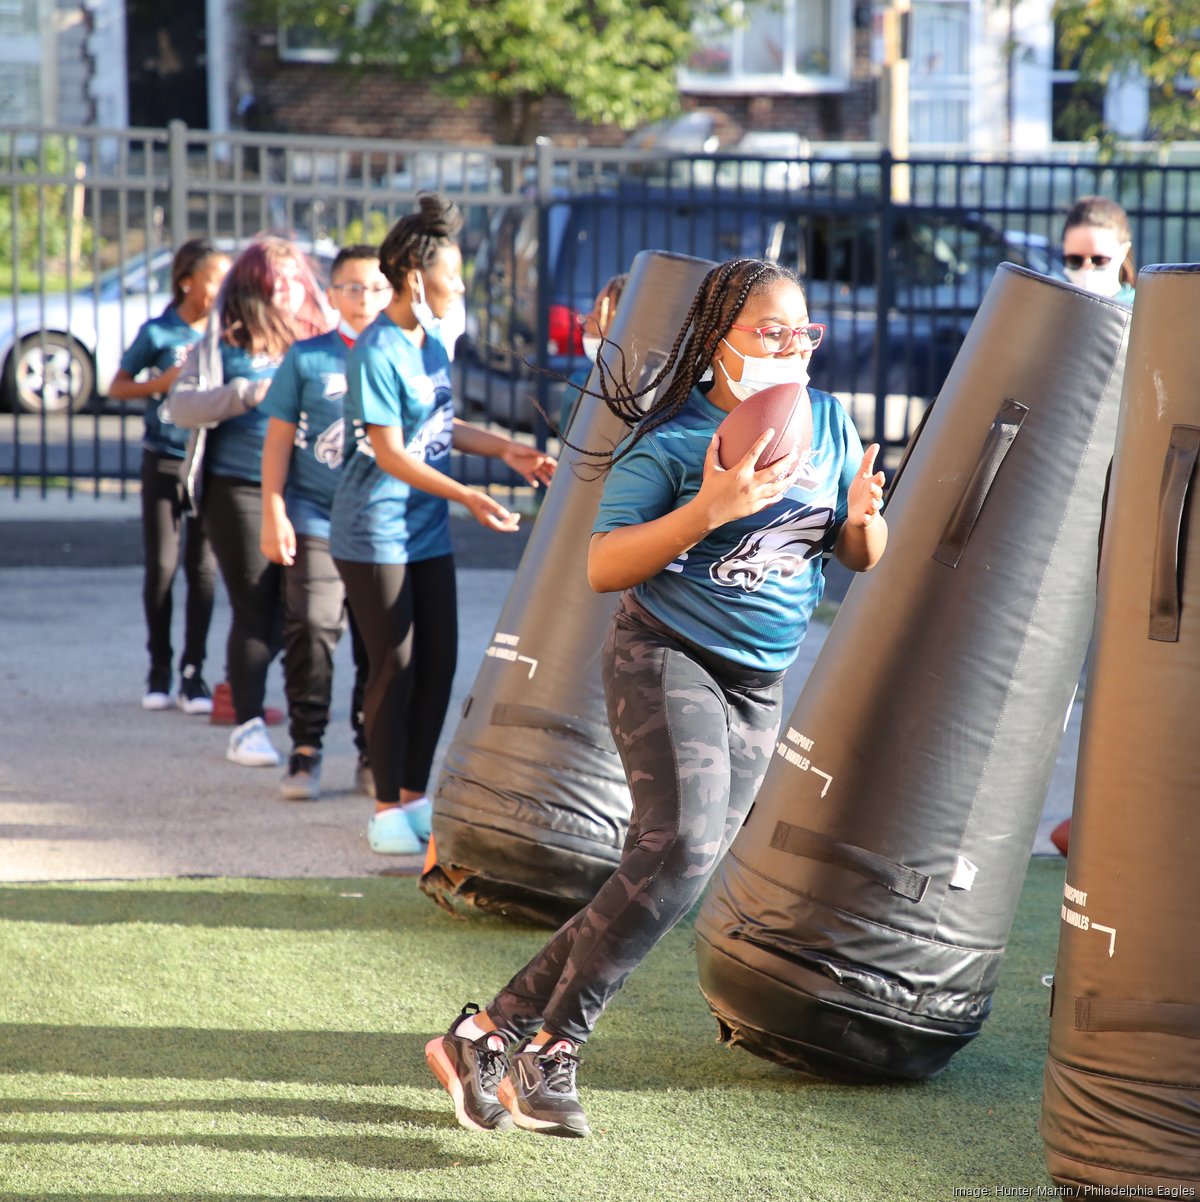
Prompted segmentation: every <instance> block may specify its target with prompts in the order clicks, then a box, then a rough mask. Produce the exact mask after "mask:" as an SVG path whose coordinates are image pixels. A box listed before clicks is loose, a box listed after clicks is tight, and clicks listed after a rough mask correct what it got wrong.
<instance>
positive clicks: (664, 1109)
mask: <svg viewBox="0 0 1200 1202" xmlns="http://www.w3.org/2000/svg"><path fill="white" fill-rule="evenodd" d="M1062 880H1063V863H1062V861H1059V860H1047V859H1034V860H1033V861H1032V864H1031V867H1030V872H1029V875H1028V878H1027V881H1026V885H1025V888H1024V892H1023V895H1022V898H1021V908H1020V911H1019V913H1018V916H1017V921H1016V925H1015V928H1014V931H1013V934H1012V938H1011V939H1010V942H1009V949H1008V954H1007V957H1006V959H1005V964H1004V969H1003V973H1002V976H1001V981H1000V985H999V988H998V990H997V993H996V997H995V1004H994V1008H993V1012H992V1015H991V1017H990V1018H989V1019H988V1020H987V1022H986V1023H985V1024H984V1027H983V1031H982V1033H981V1035H980V1036H979V1037H978V1038H977V1039H976V1040H975V1042H974V1043H972V1044H971V1045H970V1046H968V1047H967V1048H966V1049H964V1050H963V1051H961V1052H960V1053H959V1054H958V1056H957V1057H956V1058H955V1059H954V1060H953V1061H952V1062H951V1065H950V1067H949V1068H948V1069H947V1071H946V1072H945V1073H943V1074H942V1076H940V1077H939V1078H937V1079H936V1080H934V1081H931V1082H927V1083H924V1084H911V1085H894V1086H858V1087H847V1086H837V1085H829V1084H824V1083H821V1082H814V1081H811V1080H807V1079H804V1078H802V1077H800V1076H798V1075H796V1074H794V1073H792V1072H790V1071H789V1070H786V1069H783V1068H781V1067H778V1066H777V1065H774V1064H772V1063H770V1062H768V1061H764V1060H760V1059H757V1058H756V1057H754V1056H751V1055H749V1054H748V1053H746V1052H745V1051H742V1050H740V1049H729V1048H725V1047H722V1046H720V1045H718V1044H717V1043H716V1042H715V1034H716V1025H715V1023H714V1021H713V1020H712V1018H711V1017H710V1015H709V1013H708V1009H707V1007H706V1005H705V1004H704V1001H703V999H702V998H701V997H700V995H699V992H698V990H697V987H696V974H695V957H694V952H693V948H692V932H691V928H690V926H689V925H687V924H684V925H681V926H680V927H679V928H678V929H677V930H675V931H674V932H673V933H672V934H671V935H670V936H669V937H668V939H667V940H665V941H664V943H663V944H662V945H661V946H660V947H659V948H657V949H656V950H655V952H654V953H653V954H652V955H651V957H650V958H649V959H648V960H647V962H646V963H645V964H644V965H643V966H642V968H641V969H639V971H638V972H637V973H635V974H634V976H633V977H632V978H631V980H630V982H629V984H628V986H627V987H626V989H625V990H624V991H623V992H622V993H621V994H620V996H619V997H618V998H617V1000H616V1001H615V1002H614V1003H613V1005H612V1006H611V1007H610V1008H609V1011H608V1013H607V1014H606V1015H605V1017H604V1019H603V1021H602V1022H601V1024H600V1027H599V1029H598V1030H597V1033H596V1035H595V1037H594V1039H593V1041H592V1043H591V1044H590V1045H589V1047H588V1049H587V1051H586V1056H585V1059H584V1062H583V1066H582V1069H581V1072H580V1082H581V1086H582V1098H583V1102H584V1105H585V1106H586V1108H587V1111H588V1115H589V1118H590V1120H591V1123H592V1126H593V1128H594V1131H595V1135H594V1137H593V1138H591V1139H588V1140H559V1139H554V1138H550V1137H545V1136H536V1135H530V1134H527V1133H523V1132H512V1133H508V1134H503V1135H499V1134H490V1135H481V1134H476V1133H472V1132H467V1131H464V1130H462V1129H460V1128H459V1127H458V1126H457V1124H456V1123H455V1121H454V1117H453V1114H452V1112H451V1108H450V1104H449V1099H448V1098H447V1096H446V1095H445V1094H444V1093H443V1092H442V1091H441V1089H440V1088H439V1087H438V1086H437V1085H436V1083H435V1082H434V1080H433V1078H432V1076H430V1074H429V1072H428V1070H427V1068H426V1066H425V1061H424V1055H423V1048H424V1044H425V1042H426V1040H427V1039H429V1038H430V1037H431V1036H432V1035H433V1034H435V1033H440V1032H441V1031H442V1030H444V1028H445V1027H446V1025H447V1023H448V1022H449V1020H450V1019H451V1018H452V1017H453V1016H454V1015H455V1014H456V1013H457V1010H458V1008H459V1006H460V1005H461V1003H462V1002H464V1001H467V1000H478V1001H484V1000H486V997H487V996H488V995H490V993H492V992H493V991H494V990H495V989H497V988H498V987H499V986H500V985H502V984H503V983H504V982H505V980H507V978H508V976H509V975H510V973H511V972H512V971H513V970H514V969H515V968H516V967H518V966H519V964H520V963H521V962H523V960H524V959H525V958H526V957H527V956H528V955H529V954H530V953H532V952H533V951H534V950H535V949H536V947H537V946H538V945H539V944H540V942H541V941H542V940H543V939H544V937H545V932H541V931H537V930H534V929H531V928H526V927H519V926H514V925H511V924H508V923H506V922H503V921H501V920H499V919H497V918H492V917H488V916H484V915H472V916H470V917H469V918H468V919H466V920H465V921H464V920H456V919H455V918H454V917H452V916H450V915H448V914H446V913H444V912H443V911H441V910H439V909H438V908H437V907H435V906H434V905H433V904H432V903H431V902H430V901H429V900H428V899H427V898H425V897H424V896H423V895H422V894H420V893H419V892H418V890H417V887H416V884H415V882H414V881H412V880H411V879H401V878H380V879H371V880H355V881H329V880H299V881H294V880H284V881H272V880H179V881H145V882H142V881H139V882H133V883H130V882H113V883H99V884H96V883H89V884H66V885H63V884H54V885H49V884H43V885H17V886H6V887H0V1202H14V1200H16V1199H21V1200H22V1202H32V1200H43V1199H56V1200H63V1199H86V1200H88V1202H118V1200H121V1202H126V1200H133V1199H136V1200H149V1199H154V1200H156V1202H200V1200H204V1202H210V1200H213V1202H215V1200H216V1199H247V1200H249V1199H256V1200H266V1199H283V1198H303V1199H308V1200H310V1202H325V1200H326V1199H330V1200H332V1199H347V1198H376V1199H384V1198H386V1199H410V1198H411V1199H437V1200H440V1202H536V1200H542V1199H547V1200H551V1202H567V1200H571V1202H576V1200H592V1199H594V1200H597V1202H600V1200H607V1199H621V1200H622V1202H649V1200H657V1199H663V1200H668V1199H669V1200H671V1202H675V1200H678V1199H684V1200H688V1202H692V1200H695V1202H701V1200H707V1199H712V1200H713V1202H743V1200H744V1202H752V1200H753V1202H757V1200H758V1199H788V1200H804V1199H821V1200H825V1199H829V1200H831V1202H832V1200H839V1202H840V1200H846V1202H851V1200H853V1202H874V1200H876V1199H880V1200H883V1199H886V1200H888V1202H891V1200H892V1199H914V1200H920V1202H929V1200H938V1199H951V1198H952V1197H954V1196H955V1192H954V1191H955V1188H956V1187H957V1188H959V1189H963V1188H965V1187H975V1188H979V1187H988V1188H995V1187H1011V1188H1014V1189H1019V1188H1021V1187H1026V1188H1029V1189H1031V1190H1032V1191H1034V1196H1036V1191H1037V1189H1038V1187H1043V1188H1045V1187H1048V1186H1049V1185H1050V1179H1049V1178H1048V1177H1047V1175H1046V1173H1045V1171H1044V1168H1043V1166H1042V1143H1041V1140H1040V1138H1039V1136H1038V1134H1037V1128H1036V1123H1037V1118H1038V1111H1039V1106H1040V1096H1041V1074H1042V1061H1043V1057H1044V1053H1045V1046H1046V1034H1047V1018H1046V1010H1047V1003H1048V996H1049V991H1048V990H1047V989H1046V988H1045V986H1043V985H1042V983H1041V979H1042V977H1043V975H1044V974H1046V973H1049V972H1051V971H1052V970H1053V967H1054V956H1055V941H1056V939H1057V935H1058V896H1059V893H1060V890H1061V887H1062Z"/></svg>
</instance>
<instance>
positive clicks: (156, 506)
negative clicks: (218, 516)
mask: <svg viewBox="0 0 1200 1202" xmlns="http://www.w3.org/2000/svg"><path fill="white" fill-rule="evenodd" d="M228 270H229V256H228V255H227V254H226V253H225V252H224V251H223V250H219V249H218V248H217V246H216V245H215V244H214V243H213V242H211V241H210V240H209V239H208V238H193V239H192V240H191V241H190V242H185V243H184V244H183V245H182V246H181V247H180V248H179V249H178V250H177V251H176V252H175V257H174V258H173V259H172V261H171V303H170V304H169V305H168V306H167V307H166V308H165V309H164V310H163V311H162V313H160V314H159V315H158V316H157V317H152V318H151V319H150V320H149V321H148V322H146V323H145V324H144V325H143V326H142V328H141V329H140V330H138V332H137V337H136V338H134V340H133V342H132V343H131V344H130V346H129V349H128V350H126V352H125V354H124V355H122V356H121V366H120V369H119V370H118V371H117V374H116V376H115V377H114V378H113V382H112V383H111V384H110V385H109V388H108V395H109V396H110V397H112V398H113V400H117V401H132V400H137V399H139V398H144V399H145V402H146V411H145V423H146V428H145V433H144V434H143V436H142V550H143V559H144V561H145V576H144V580H143V585H142V608H143V610H144V611H145V615H146V631H147V640H146V650H147V651H149V652H150V674H149V678H148V680H147V683H146V692H145V695H144V696H143V697H142V708H143V709H148V710H164V709H168V708H169V707H170V705H171V658H172V651H171V610H172V604H171V586H172V584H173V583H174V581H175V572H176V569H177V568H178V567H179V556H180V551H181V550H182V553H183V574H184V578H185V580H186V581H187V608H186V610H185V615H184V628H183V654H182V656H181V658H180V661H179V692H178V694H177V695H176V697H175V704H176V705H178V706H179V708H180V709H181V710H183V712H184V713H185V714H208V713H211V712H212V698H211V696H210V694H209V691H208V685H207V684H205V682H204V676H203V675H202V672H203V669H204V657H205V652H206V650H207V645H208V626H209V623H210V622H211V621H212V611H213V591H214V586H215V584H216V577H217V564H216V560H215V559H214V558H213V552H212V547H211V545H210V544H209V541H208V538H207V537H206V535H205V533H204V526H203V524H202V523H201V522H200V520H199V518H198V517H197V516H196V515H194V514H189V512H188V502H187V492H186V489H185V487H184V457H185V455H186V453H187V445H188V432H187V431H186V430H183V429H180V428H179V427H178V426H177V425H175V424H174V422H172V420H171V415H170V410H169V408H168V406H167V403H166V398H167V392H168V390H169V389H170V387H171V385H172V384H173V383H174V382H175V378H176V376H178V375H179V369H180V367H181V366H182V364H183V360H184V358H185V356H186V355H187V352H188V347H190V346H191V345H192V344H193V343H194V342H196V341H197V340H198V339H199V337H200V335H201V333H202V332H203V330H204V326H205V324H206V323H207V321H208V315H209V314H210V313H211V312H212V307H213V304H214V303H215V301H216V299H217V293H218V292H219V290H220V287H221V281H222V280H224V278H225V273H226V272H227V271H228ZM138 376H142V377H143V378H142V379H140V380H139V379H138V378H137V377H138Z"/></svg>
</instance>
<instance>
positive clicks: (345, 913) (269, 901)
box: [0, 870, 501, 931]
mask: <svg viewBox="0 0 1200 1202" xmlns="http://www.w3.org/2000/svg"><path fill="white" fill-rule="evenodd" d="M405 875H407V876H411V875H414V874H413V873H412V872H411V871H407V870H406V872H405ZM272 885H273V888H272V890H271V891H270V892H262V893H258V892H255V891H253V890H251V889H246V890H230V889H205V888H203V887H198V888H195V889H180V890H171V889H146V888H139V889H121V888H109V887H105V888H84V887H80V886H78V885H71V886H60V887H55V886H53V885H18V886H7V887H0V921H8V922H49V923H58V924H62V925H63V926H110V925H114V924H119V923H136V922H144V923H153V924H156V925H159V926H188V927H213V928H221V927H242V928H247V929H251V930H279V931H333V930H366V931H393V930H395V929H396V928H397V927H398V926H399V925H402V923H401V912H400V909H399V907H403V906H408V907H411V903H412V897H410V896H409V895H408V894H409V891H410V890H411V892H412V894H413V895H416V893H417V891H416V887H415V885H401V884H399V883H395V882H388V883H386V884H377V883H375V882H371V881H353V882H345V881H343V882H337V881H334V882H332V883H330V884H329V885H328V888H329V890H330V892H329V893H327V894H322V893H320V892H318V891H317V890H318V889H319V888H320V887H321V885H320V884H317V883H315V882H312V881H308V882H297V883H296V887H295V888H288V887H286V886H281V885H279V884H278V883H275V882H272ZM401 890H403V892H401ZM344 893H348V894H349V895H347V896H341V894H344ZM428 905H429V909H428V914H429V916H430V917H431V918H436V917H439V915H440V911H438V909H437V908H436V906H435V905H434V904H433V903H432V902H429V903H428ZM404 917H405V920H406V921H408V922H411V912H410V911H408V910H406V911H405V913H404ZM481 921H488V919H487V918H486V917H483V918H481ZM491 921H501V920H499V919H491Z"/></svg>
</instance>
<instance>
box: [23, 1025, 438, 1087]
mask: <svg viewBox="0 0 1200 1202" xmlns="http://www.w3.org/2000/svg"><path fill="white" fill-rule="evenodd" d="M430 1038H431V1034H424V1035H422V1034H413V1033H398V1034H383V1033H381V1032H378V1031H225V1030H212V1029H205V1028H196V1027H87V1026H58V1025H56V1024H53V1023H0V1072H4V1073H70V1074H73V1075H76V1076H83V1077H86V1076H95V1077H166V1078H176V1079H179V1080H187V1081H219V1080H223V1079H225V1078H230V1079H232V1080H237V1081H296V1082H301V1083H304V1084H327V1085H328V1084H332V1085H413V1086H427V1085H433V1079H432V1077H430V1075H429V1073H428V1071H427V1069H426V1067H425V1044H426V1042H427V1041H428V1040H429V1039H430Z"/></svg>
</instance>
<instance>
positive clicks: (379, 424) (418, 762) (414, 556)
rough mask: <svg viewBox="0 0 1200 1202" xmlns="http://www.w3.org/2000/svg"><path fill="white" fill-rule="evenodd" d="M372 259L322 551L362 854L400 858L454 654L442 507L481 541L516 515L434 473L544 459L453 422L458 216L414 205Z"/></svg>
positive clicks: (410, 836) (418, 806)
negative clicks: (487, 460)
mask: <svg viewBox="0 0 1200 1202" xmlns="http://www.w3.org/2000/svg"><path fill="white" fill-rule="evenodd" d="M419 200H420V206H421V207H420V212H418V213H414V214H412V215H411V216H408V217H403V218H401V219H400V220H399V221H398V222H397V223H396V224H395V226H393V227H392V230H391V232H390V233H389V234H388V236H387V238H386V239H385V240H384V242H383V245H382V246H381V247H380V252H379V257H380V267H381V269H382V271H383V274H384V276H385V277H386V279H387V280H388V282H389V283H390V284H391V285H392V289H393V294H392V301H391V303H390V304H389V305H388V306H387V308H386V309H385V310H384V311H383V313H381V314H380V315H379V317H377V318H376V319H375V321H374V322H372V323H371V325H369V326H368V327H367V328H366V329H365V330H364V331H363V332H362V334H360V335H359V337H358V339H357V341H356V342H355V344H354V347H353V348H352V349H351V351H350V353H349V356H348V357H347V360H346V462H345V466H344V467H343V468H342V475H341V479H340V480H339V481H338V487H337V492H336V494H335V496H334V501H333V511H332V515H331V529H330V551H331V553H332V554H333V557H334V561H335V563H336V564H337V568H338V571H339V573H340V574H341V577H342V579H343V580H344V581H345V584H346V596H347V598H348V599H349V602H350V608H351V611H352V612H353V614H354V619H355V621H356V622H357V623H358V627H359V630H360V631H361V633H362V636H363V641H364V642H365V643H366V646H367V653H368V658H369V662H370V672H369V676H368V680H367V690H366V697H365V700H364V706H363V721H364V724H365V727H366V733H367V751H368V754H369V756H370V761H371V770H372V773H373V774H374V778H375V796H376V807H375V813H374V814H373V815H372V817H371V821H370V825H369V827H368V832H367V833H368V840H369V842H370V845H371V848H372V850H374V851H377V852H380V853H382V854H385V855H411V854H415V853H417V852H419V851H420V850H421V848H422V846H423V844H424V843H426V842H428V840H429V828H430V808H431V806H430V802H429V800H428V798H427V797H426V795H425V790H426V786H427V784H428V780H429V774H430V770H431V768H432V764H433V753H434V750H435V748H436V746H437V741H438V736H439V735H440V733H441V729H442V723H443V722H444V720H445V716H446V708H447V706H448V705H449V702H450V686H451V684H452V682H453V678H454V669H455V666H456V659H457V650H458V626H457V600H456V594H455V577H454V556H453V549H452V547H451V542H450V508H449V502H450V501H457V502H458V503H459V504H461V505H462V506H464V507H465V508H466V509H467V511H468V512H469V513H470V514H471V516H472V517H474V518H475V520H476V521H478V522H479V523H481V524H482V525H484V526H486V527H488V529H490V530H497V531H502V532H503V531H514V530H516V528H517V520H518V515H517V514H515V513H510V512H509V511H508V510H507V509H506V508H505V507H504V506H503V505H501V504H500V503H499V502H498V501H497V500H496V499H495V498H494V497H492V496H491V495H490V494H489V493H488V492H486V491H485V490H483V489H479V488H470V487H468V486H467V485H465V484H460V483H459V482H458V481H457V480H455V479H454V478H453V477H452V476H450V475H449V474H448V472H449V467H450V453H451V450H452V449H457V450H459V451H466V452H468V453H471V454H476V455H485V456H489V457H491V458H496V459H500V460H502V461H503V462H504V463H506V464H508V466H509V467H511V468H513V469H514V470H515V471H517V472H519V473H520V474H521V475H523V476H524V477H525V478H526V480H528V481H529V482H530V484H532V485H534V486H536V485H538V484H545V483H548V482H549V480H550V478H551V476H552V475H553V472H554V467H555V462H554V460H553V458H551V457H550V456H549V455H547V454H545V453H544V452H542V451H539V450H538V449H537V448H536V447H530V446H525V445H524V444H522V443H518V442H516V441H514V440H513V439H511V438H507V437H505V436H504V435H502V434H494V433H492V432H491V431H488V430H484V429H482V428H480V427H478V426H472V425H469V424H468V423H466V422H463V421H460V420H459V419H458V418H456V417H455V416H454V405H453V399H452V396H451V390H450V359H449V355H448V353H447V350H446V346H445V344H444V343H443V342H442V338H441V334H440V331H439V324H440V319H442V318H443V317H445V315H446V314H447V313H448V312H449V311H450V310H451V307H452V306H453V305H454V304H455V302H456V301H457V300H458V298H460V297H461V296H462V294H463V282H462V254H461V252H460V251H459V249H458V245H457V243H456V242H455V236H456V234H457V233H458V230H459V228H460V226H461V224H462V218H461V216H460V214H459V212H458V209H457V208H456V207H455V206H454V205H453V204H447V203H446V202H444V201H443V200H442V199H441V197H439V196H437V195H436V194H434V193H423V194H422V195H421V196H420V198H419Z"/></svg>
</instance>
